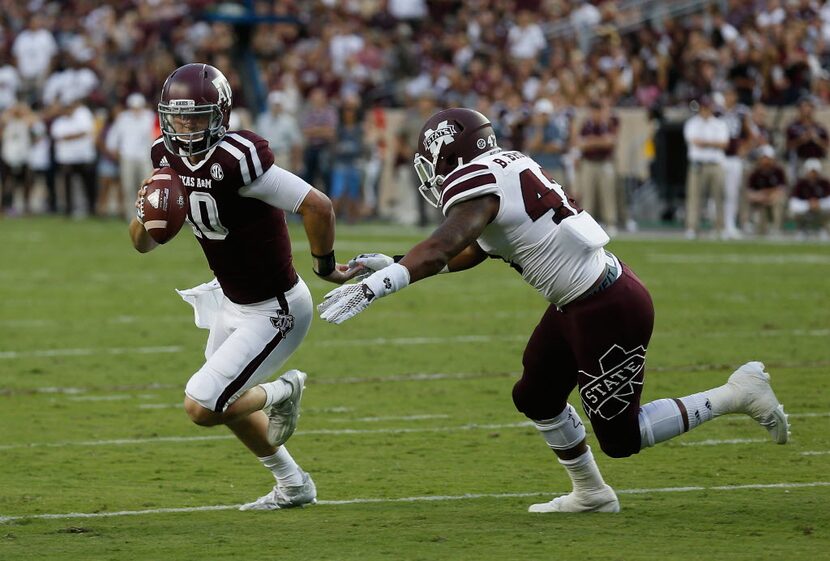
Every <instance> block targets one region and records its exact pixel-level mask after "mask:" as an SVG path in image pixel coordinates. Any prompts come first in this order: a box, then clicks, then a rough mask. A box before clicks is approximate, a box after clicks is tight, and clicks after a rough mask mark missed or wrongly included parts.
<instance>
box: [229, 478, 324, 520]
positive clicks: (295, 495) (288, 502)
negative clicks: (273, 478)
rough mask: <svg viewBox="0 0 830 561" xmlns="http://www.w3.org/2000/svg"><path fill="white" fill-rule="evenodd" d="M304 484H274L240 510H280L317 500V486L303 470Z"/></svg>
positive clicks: (302, 505) (310, 503)
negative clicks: (294, 485)
mask: <svg viewBox="0 0 830 561" xmlns="http://www.w3.org/2000/svg"><path fill="white" fill-rule="evenodd" d="M301 473H302V475H303V484H302V485H299V486H297V487H283V486H282V485H279V484H277V485H274V488H273V489H272V490H271V492H270V493H268V494H267V495H265V496H262V497H260V498H258V499H257V500H255V501H254V502H252V503H247V504H244V505H242V506H240V507H239V510H279V509H283V508H296V507H304V506H305V505H313V504H315V503H316V502H317V487H316V486H315V485H314V481H313V480H312V479H311V476H310V475H309V474H307V473H306V472H304V471H302V470H301Z"/></svg>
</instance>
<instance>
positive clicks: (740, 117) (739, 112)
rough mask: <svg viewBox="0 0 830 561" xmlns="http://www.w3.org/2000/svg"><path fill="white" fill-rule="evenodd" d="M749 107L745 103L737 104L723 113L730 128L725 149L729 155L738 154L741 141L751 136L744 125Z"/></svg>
mask: <svg viewBox="0 0 830 561" xmlns="http://www.w3.org/2000/svg"><path fill="white" fill-rule="evenodd" d="M746 115H747V109H746V107H744V106H743V105H737V106H735V107H734V108H732V109H730V110H729V111H727V112H725V113H724V114H723V117H722V118H723V120H724V121H725V122H726V127H727V128H728V129H729V144H727V146H726V150H725V151H724V152H725V154H726V155H727V156H737V155H738V148H740V146H741V143H742V142H743V141H744V140H746V139H747V138H748V137H749V133H748V131H747V130H746V127H745V126H744V122H745V119H746Z"/></svg>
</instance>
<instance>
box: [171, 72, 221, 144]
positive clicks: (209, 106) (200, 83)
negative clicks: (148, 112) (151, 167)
mask: <svg viewBox="0 0 830 561" xmlns="http://www.w3.org/2000/svg"><path fill="white" fill-rule="evenodd" d="M231 103H232V95H231V85H230V83H229V82H228V79H227V78H225V75H224V74H222V73H221V72H219V70H217V69H216V68H214V67H213V66H211V65H209V64H185V65H184V66H181V67H179V68H177V69H176V70H174V71H173V73H172V74H170V76H168V77H167V80H165V81H164V86H162V88H161V100H160V101H159V106H158V112H159V123H160V124H161V132H162V134H163V135H164V145H165V146H166V147H167V149H168V150H169V151H170V152H172V153H173V154H176V155H177V156H195V155H197V154H202V153H204V152H207V151H208V150H210V149H211V148H213V147H214V146H216V145H217V144H219V142H220V141H221V140H222V137H223V136H225V132H227V130H228V121H229V120H230V115H231ZM174 123H175V125H176V126H174Z"/></svg>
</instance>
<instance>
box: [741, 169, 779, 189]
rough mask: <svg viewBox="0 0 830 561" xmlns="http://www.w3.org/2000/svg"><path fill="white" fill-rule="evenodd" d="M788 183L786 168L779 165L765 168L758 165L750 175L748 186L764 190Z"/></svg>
mask: <svg viewBox="0 0 830 561" xmlns="http://www.w3.org/2000/svg"><path fill="white" fill-rule="evenodd" d="M786 184H787V177H786V176H785V175H784V169H783V168H782V167H781V166H779V165H777V164H776V165H774V166H772V167H768V168H763V167H758V168H756V169H755V171H753V172H752V173H751V174H750V176H749V181H748V187H749V188H750V190H752V191H763V190H764V189H772V188H774V187H780V186H781V185H786Z"/></svg>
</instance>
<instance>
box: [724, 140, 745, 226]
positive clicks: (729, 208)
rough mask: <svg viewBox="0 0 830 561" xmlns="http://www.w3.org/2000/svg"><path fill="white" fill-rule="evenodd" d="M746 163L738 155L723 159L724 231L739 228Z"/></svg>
mask: <svg viewBox="0 0 830 561" xmlns="http://www.w3.org/2000/svg"><path fill="white" fill-rule="evenodd" d="M743 173H744V163H743V160H741V159H740V158H739V157H737V156H728V157H727V158H726V159H724V161H723V226H724V231H726V232H734V231H735V230H737V229H738V228H737V226H736V220H737V217H738V206H739V204H740V197H741V180H742V179H743Z"/></svg>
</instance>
